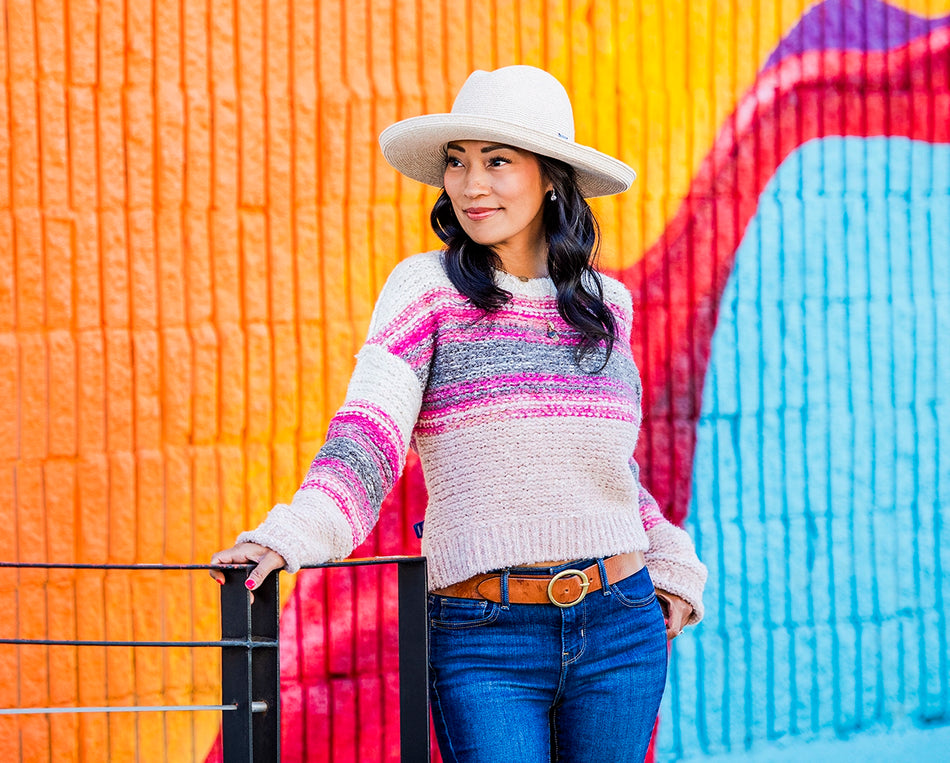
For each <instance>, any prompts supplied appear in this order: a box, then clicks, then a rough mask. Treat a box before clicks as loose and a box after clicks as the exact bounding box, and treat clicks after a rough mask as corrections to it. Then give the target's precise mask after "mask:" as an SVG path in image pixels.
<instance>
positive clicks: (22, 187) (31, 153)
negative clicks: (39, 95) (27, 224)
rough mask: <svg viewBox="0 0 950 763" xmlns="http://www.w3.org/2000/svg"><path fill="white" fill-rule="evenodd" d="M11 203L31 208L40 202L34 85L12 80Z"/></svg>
mask: <svg viewBox="0 0 950 763" xmlns="http://www.w3.org/2000/svg"><path fill="white" fill-rule="evenodd" d="M10 101H11V103H10V115H11V117H12V119H11V121H12V129H11V136H12V141H11V148H12V161H13V164H12V170H13V172H12V178H13V204H14V205H15V206H16V207H18V208H20V209H24V208H32V207H37V206H39V203H40V177H41V175H40V166H39V130H38V120H37V113H36V86H35V85H34V83H33V82H31V81H23V80H14V81H13V83H12V86H11V89H10Z"/></svg>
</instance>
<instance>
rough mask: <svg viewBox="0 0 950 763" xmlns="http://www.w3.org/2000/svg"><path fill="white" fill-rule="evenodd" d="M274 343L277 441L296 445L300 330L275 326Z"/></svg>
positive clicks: (298, 411)
mask: <svg viewBox="0 0 950 763" xmlns="http://www.w3.org/2000/svg"><path fill="white" fill-rule="evenodd" d="M272 331H273V343H274V350H273V352H274V402H273V406H274V439H275V440H276V441H278V442H293V440H294V437H295V435H296V432H297V428H298V426H299V424H300V374H299V360H298V349H299V348H298V345H297V330H296V327H295V326H294V324H292V323H277V324H274V325H273V326H272Z"/></svg>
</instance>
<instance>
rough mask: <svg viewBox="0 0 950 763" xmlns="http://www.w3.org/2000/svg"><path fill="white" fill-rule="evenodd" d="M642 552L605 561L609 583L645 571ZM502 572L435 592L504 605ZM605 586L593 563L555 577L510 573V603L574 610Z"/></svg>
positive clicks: (596, 566) (488, 574) (598, 566)
mask: <svg viewBox="0 0 950 763" xmlns="http://www.w3.org/2000/svg"><path fill="white" fill-rule="evenodd" d="M643 565H644V560H643V552H642V551H631V552H630V553H628V554H617V555H616V556H610V557H607V558H606V559H604V568H605V569H606V571H607V584H610V583H618V582H620V581H621V580H624V579H625V578H628V577H630V576H631V575H633V574H634V573H637V572H639V571H640V570H642V569H643ZM502 577H503V574H502V573H500V572H487V573H485V574H483V575H475V576H474V577H470V578H469V579H468V580H463V581H462V582H461V583H454V584H452V585H450V586H447V587H445V588H440V589H438V590H436V591H433V592H432V593H434V594H436V595H438V596H453V597H456V598H459V599H487V600H488V601H494V602H496V603H498V604H501V603H502V595H501V581H502ZM604 585H605V583H604V581H603V580H601V577H600V565H598V564H592V565H590V567H587V568H585V569H583V570H577V569H566V570H562V571H561V572H558V573H557V574H555V575H525V574H516V573H513V572H510V573H508V602H509V603H510V604H549V603H550V604H553V605H554V606H556V607H573V606H574V605H575V604H580V603H581V601H582V600H583V598H584V597H585V596H587V594H588V593H591V592H592V591H599V590H600V589H601V588H603V587H604Z"/></svg>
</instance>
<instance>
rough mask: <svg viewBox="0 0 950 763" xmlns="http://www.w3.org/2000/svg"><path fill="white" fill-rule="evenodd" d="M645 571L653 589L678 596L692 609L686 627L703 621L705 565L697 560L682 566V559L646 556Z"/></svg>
mask: <svg viewBox="0 0 950 763" xmlns="http://www.w3.org/2000/svg"><path fill="white" fill-rule="evenodd" d="M647 570H649V572H650V578H651V579H652V580H653V586H654V588H659V589H660V590H663V591H667V592H669V593H672V594H674V595H676V596H679V597H680V598H681V599H683V600H684V601H686V602H688V603H689V605H690V606H691V607H692V608H693V612H692V614H690V616H689V620H687V621H686V625H696V623H698V622H699V621H700V620H702V619H703V614H704V612H705V610H704V609H703V588H704V587H705V585H706V565H704V564H703V563H702V562H700V561H699V560H698V559H696V560H695V561H694V563H693V564H688V563H686V564H684V563H683V560H682V559H679V558H672V557H669V556H665V555H662V554H660V555H652V554H649V553H648V554H647Z"/></svg>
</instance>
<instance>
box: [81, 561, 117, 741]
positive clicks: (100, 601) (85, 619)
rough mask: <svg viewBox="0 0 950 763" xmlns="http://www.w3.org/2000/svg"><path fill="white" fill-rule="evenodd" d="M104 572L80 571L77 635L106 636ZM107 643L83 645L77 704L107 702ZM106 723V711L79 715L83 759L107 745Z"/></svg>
mask: <svg viewBox="0 0 950 763" xmlns="http://www.w3.org/2000/svg"><path fill="white" fill-rule="evenodd" d="M104 576H105V573H104V572H102V571H100V570H96V571H89V572H85V573H83V575H82V577H81V578H80V582H79V585H78V587H77V589H76V601H77V607H76V635H77V637H78V638H80V639H83V640H88V641H94V640H102V639H104V638H105V635H106V629H105V612H104V593H103V586H104ZM106 651H107V650H106V647H88V646H87V647H83V651H82V659H81V660H80V661H79V665H78V666H77V675H78V684H79V692H78V698H79V704H80V705H84V706H86V707H101V706H103V705H106V704H108V697H107V693H106V682H107V675H106ZM108 734H109V726H108V722H107V718H106V716H105V715H100V714H98V713H95V714H94V713H84V714H83V715H82V716H81V717H80V719H79V752H80V755H81V756H83V759H84V760H95V759H96V758H97V757H100V756H101V754H102V753H101V751H102V750H107V749H108V743H109V739H108Z"/></svg>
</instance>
